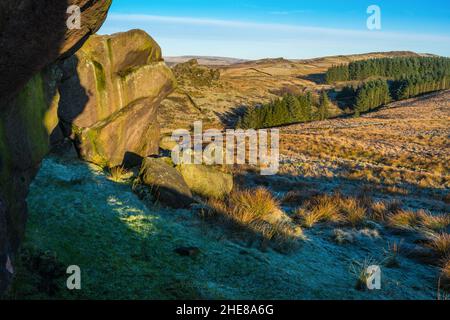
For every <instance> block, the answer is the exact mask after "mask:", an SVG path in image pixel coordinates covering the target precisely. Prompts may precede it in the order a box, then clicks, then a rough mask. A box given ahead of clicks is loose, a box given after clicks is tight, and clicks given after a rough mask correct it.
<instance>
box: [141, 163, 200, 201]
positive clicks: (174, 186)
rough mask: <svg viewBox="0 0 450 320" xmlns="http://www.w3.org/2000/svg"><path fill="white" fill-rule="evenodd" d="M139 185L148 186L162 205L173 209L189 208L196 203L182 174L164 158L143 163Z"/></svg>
mask: <svg viewBox="0 0 450 320" xmlns="http://www.w3.org/2000/svg"><path fill="white" fill-rule="evenodd" d="M138 183H139V184H141V185H143V186H146V187H147V188H148V189H149V191H150V192H151V193H152V194H153V196H154V197H155V198H156V200H157V201H159V202H160V203H162V204H164V205H167V206H170V207H173V208H187V207H189V205H190V204H192V203H193V202H194V201H193V199H192V193H191V191H190V190H189V187H188V185H187V184H186V182H185V181H184V179H183V177H182V176H181V174H180V173H179V172H178V171H177V170H176V169H175V168H174V167H173V166H171V165H170V164H169V163H168V162H167V161H165V160H164V159H162V158H146V159H144V161H143V162H142V166H141V171H140V172H139V178H138Z"/></svg>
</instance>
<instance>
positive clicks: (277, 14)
mask: <svg viewBox="0 0 450 320" xmlns="http://www.w3.org/2000/svg"><path fill="white" fill-rule="evenodd" d="M310 12H311V10H287V11H270V12H269V14H271V15H276V16H287V15H291V14H300V13H310Z"/></svg>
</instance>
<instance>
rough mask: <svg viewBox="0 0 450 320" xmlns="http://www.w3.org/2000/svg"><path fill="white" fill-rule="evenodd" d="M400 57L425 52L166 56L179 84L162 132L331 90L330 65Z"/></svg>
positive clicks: (163, 110)
mask: <svg viewBox="0 0 450 320" xmlns="http://www.w3.org/2000/svg"><path fill="white" fill-rule="evenodd" d="M400 56H423V55H422V54H418V53H415V52H408V51H394V52H374V53H367V54H354V55H348V56H344V55H341V56H334V57H322V58H315V59H304V60H288V59H284V58H268V59H260V60H252V61H251V60H242V59H235V58H221V57H191V56H184V57H167V58H166V62H167V63H168V64H169V65H171V66H172V69H173V70H174V73H175V74H176V76H177V80H178V84H179V86H178V88H177V89H176V91H175V92H174V93H172V94H171V95H170V96H169V97H168V98H167V99H165V100H164V101H163V102H162V104H161V107H160V108H159V115H158V118H159V122H160V123H161V127H162V128H163V134H169V133H171V132H172V131H173V130H175V129H178V128H189V126H190V125H191V124H192V123H193V122H194V121H198V120H199V119H201V120H203V122H204V125H205V126H206V125H207V126H210V127H212V128H221V127H222V126H224V125H228V123H229V120H230V119H234V118H235V116H236V114H238V113H240V112H241V111H242V110H243V109H245V108H246V107H248V106H253V105H256V104H260V103H267V102H270V101H271V100H273V99H277V98H279V97H281V96H282V95H284V94H285V93H292V94H302V93H305V92H307V91H312V92H315V93H319V92H320V91H321V90H328V89H331V86H330V85H327V84H326V83H325V73H326V72H327V70H328V68H330V67H332V66H333V65H339V64H346V63H350V62H352V61H357V60H364V59H370V58H385V57H400ZM195 60H196V61H195ZM188 61H191V62H190V63H187V62H188ZM175 65H178V67H175ZM331 108H332V113H333V114H335V113H338V112H339V109H338V107H337V106H335V105H334V104H333V106H332V107H331Z"/></svg>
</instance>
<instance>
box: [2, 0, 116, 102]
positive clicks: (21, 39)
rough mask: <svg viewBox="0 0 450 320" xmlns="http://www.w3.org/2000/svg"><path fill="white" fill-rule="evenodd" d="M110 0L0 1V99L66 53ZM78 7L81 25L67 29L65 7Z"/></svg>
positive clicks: (99, 19)
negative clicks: (78, 27)
mask: <svg viewBox="0 0 450 320" xmlns="http://www.w3.org/2000/svg"><path fill="white" fill-rule="evenodd" d="M111 2H112V0H46V1H35V0H2V1H0V48H1V55H0V74H1V78H0V100H1V99H3V98H5V97H6V96H9V97H12V96H14V95H15V94H16V93H17V92H18V91H19V90H20V89H21V88H22V87H23V86H24V85H25V84H26V83H27V82H28V80H29V79H30V78H31V77H32V76H33V75H35V74H36V73H38V72H40V71H41V70H42V68H44V67H45V66H46V65H48V64H49V63H51V62H53V61H55V60H56V59H57V58H58V57H60V56H62V55H70V54H71V53H73V52H74V50H76V49H77V48H78V47H79V46H80V45H82V44H83V42H84V41H85V40H86V39H87V38H88V37H89V36H90V35H92V34H94V33H95V32H97V30H98V29H99V28H100V26H101V25H102V23H103V21H104V20H105V18H106V15H107V12H108V9H109V7H110V5H111ZM71 5H77V6H79V7H80V9H81V19H82V20H81V28H80V29H72V30H69V29H68V28H67V25H66V23H67V20H68V18H69V15H68V14H67V9H68V7H69V6H71Z"/></svg>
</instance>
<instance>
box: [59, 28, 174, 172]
mask: <svg viewBox="0 0 450 320" xmlns="http://www.w3.org/2000/svg"><path fill="white" fill-rule="evenodd" d="M62 68H63V71H64V80H63V81H62V84H61V86H60V90H61V97H62V98H61V102H60V104H59V111H58V114H59V118H60V119H61V121H62V123H63V125H64V128H65V130H64V131H65V132H66V134H67V135H69V136H71V137H72V138H73V139H74V140H75V141H76V144H77V147H78V149H79V152H80V155H81V156H82V157H83V158H84V159H85V160H87V161H90V162H94V163H97V164H99V165H102V166H109V167H114V166H118V165H123V164H125V165H126V164H127V162H129V159H133V158H135V157H146V156H149V155H153V154H157V153H158V148H159V145H158V144H159V126H158V123H157V118H156V116H157V112H156V111H157V108H158V106H159V104H160V102H161V101H162V100H163V99H164V98H166V96H167V95H169V94H170V93H171V92H172V90H173V89H174V87H175V84H176V80H175V78H174V76H173V74H172V72H171V70H170V69H169V68H168V67H167V66H166V65H165V63H164V62H163V60H162V58H161V49H160V47H159V46H158V44H157V43H156V42H155V41H154V40H153V39H152V38H151V37H150V36H149V35H147V34H146V33H145V32H143V31H141V30H131V31H129V32H125V33H118V34H115V35H112V36H93V37H91V38H90V39H89V40H88V41H87V42H86V44H85V45H84V46H83V47H82V48H81V50H79V51H78V52H77V53H76V54H75V55H74V56H73V57H71V58H70V59H68V60H66V61H65V62H64V64H63V65H62Z"/></svg>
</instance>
